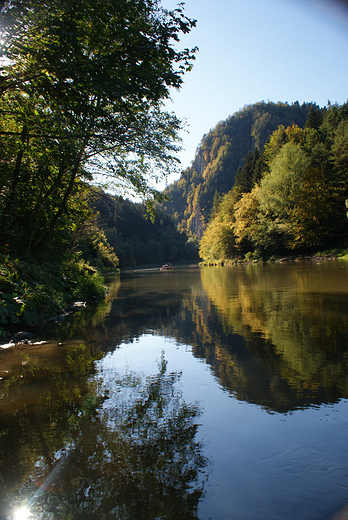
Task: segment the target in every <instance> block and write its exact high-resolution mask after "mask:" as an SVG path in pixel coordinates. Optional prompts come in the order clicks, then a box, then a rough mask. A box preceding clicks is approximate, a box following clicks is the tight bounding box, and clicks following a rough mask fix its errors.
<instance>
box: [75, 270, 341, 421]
mask: <svg viewBox="0 0 348 520" xmlns="http://www.w3.org/2000/svg"><path fill="white" fill-rule="evenodd" d="M347 273H348V265H347V263H340V262H323V263H322V264H320V265H316V264H315V263H313V262H302V263H298V264H297V263H288V264H272V265H249V266H234V267H231V268H209V269H201V270H200V269H187V270H185V269H183V270H181V271H180V270H176V271H172V272H169V273H153V272H146V271H145V272H143V273H134V274H133V275H131V274H130V275H127V276H126V277H123V278H122V280H121V283H120V279H119V278H118V277H117V278H114V279H113V280H112V281H111V287H112V290H113V296H112V298H110V300H109V301H108V303H107V304H106V305H105V306H104V307H103V306H101V307H100V308H99V314H96V315H94V318H93V321H92V326H90V325H88V323H91V322H89V321H88V320H87V319H85V322H82V323H81V322H80V323H79V326H78V327H76V328H75V334H77V335H78V336H79V337H84V339H85V340H86V341H87V340H88V341H90V342H91V343H92V344H93V345H94V346H97V348H98V349H100V350H102V351H104V352H107V351H110V350H113V349H114V348H115V347H117V345H119V344H121V343H123V342H131V341H134V340H135V339H137V338H139V337H140V336H142V335H143V334H146V333H147V332H155V333H156V334H161V335H164V336H167V337H171V338H175V339H176V340H177V341H178V342H180V343H183V344H188V345H190V346H192V347H193V354H194V355H195V356H196V357H199V358H202V359H205V360H206V362H207V363H208V364H209V365H210V366H211V367H212V369H213V371H214V373H215V375H216V377H218V378H219V381H220V382H221V384H222V385H223V387H224V388H225V389H226V390H228V391H229V392H231V393H233V394H234V395H235V396H236V397H237V398H238V399H240V400H245V401H249V402H251V403H256V404H260V405H262V406H263V407H265V408H266V409H268V410H269V411H276V412H282V413H286V412H288V411H291V410H295V409H296V408H303V407H307V406H311V405H319V404H321V403H328V402H336V401H337V400H338V399H340V398H342V397H348V357H347V345H348V314H347V312H346V309H347V307H348V282H347V280H348V274H347ZM88 319H89V318H88ZM77 323H78V322H77ZM68 330H69V334H70V337H74V336H73V332H72V331H73V330H74V329H73V328H72V327H71V326H70V327H69V328H68Z"/></svg>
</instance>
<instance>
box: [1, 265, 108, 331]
mask: <svg viewBox="0 0 348 520" xmlns="http://www.w3.org/2000/svg"><path fill="white" fill-rule="evenodd" d="M105 294H106V286H105V285H104V279H103V276H102V275H101V274H100V273H99V271H98V270H97V269H95V268H93V267H91V266H90V265H89V264H88V263H87V262H85V261H84V260H82V259H77V258H70V259H69V260H66V261H63V262H62V263H61V264H60V263H32V262H28V261H24V260H20V259H18V258H15V259H11V258H10V257H9V256H3V257H0V338H1V337H2V338H5V337H6V336H7V334H8V332H12V331H15V330H18V329H19V328H20V327H23V326H27V327H38V326H40V325H42V324H43V323H45V321H47V320H49V319H50V318H52V317H53V316H56V315H57V314H60V313H62V312H63V311H64V310H65V309H66V308H67V307H68V306H69V305H70V304H71V303H72V302H74V301H78V300H82V301H88V300H93V299H102V298H104V297H105Z"/></svg>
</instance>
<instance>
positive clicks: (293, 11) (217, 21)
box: [162, 0, 348, 182]
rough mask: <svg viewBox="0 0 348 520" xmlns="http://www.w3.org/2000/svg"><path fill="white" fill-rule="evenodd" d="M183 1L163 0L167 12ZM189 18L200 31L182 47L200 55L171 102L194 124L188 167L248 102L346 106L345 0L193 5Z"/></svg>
mask: <svg viewBox="0 0 348 520" xmlns="http://www.w3.org/2000/svg"><path fill="white" fill-rule="evenodd" d="M177 3H178V2H177V1H175V0H162V5H163V6H164V7H166V8H168V9H173V8H175V7H176V5H177ZM185 14H186V15H187V16H189V17H190V18H195V19H196V20H197V27H196V28H194V29H193V30H192V32H191V33H190V35H188V36H184V37H183V38H182V39H181V45H180V47H194V46H196V45H197V46H198V47H199V52H198V54H197V59H196V62H195V64H194V68H193V70H192V71H191V72H190V73H188V74H186V75H185V80H184V81H185V83H184V85H183V87H182V88H181V90H180V91H179V92H177V91H174V92H173V93H172V100H173V102H172V103H170V104H169V105H168V109H169V110H170V111H174V112H175V113H176V115H177V116H178V117H179V118H180V119H186V120H187V123H188V132H189V133H187V132H185V133H183V134H182V138H183V146H184V148H185V151H184V152H182V153H181V154H180V159H181V161H182V167H183V168H186V167H187V166H189V165H190V163H191V161H192V160H193V159H194V155H195V151H196V148H197V146H198V145H199V143H200V141H201V138H202V136H203V135H204V134H205V133H208V132H209V130H210V129H211V128H213V127H214V126H215V125H216V124H217V123H218V122H219V121H221V120H224V119H226V118H227V117H228V116H229V115H232V114H233V113H234V112H236V111H237V110H239V109H241V108H243V106H244V105H249V104H252V103H256V102H257V101H266V102H267V101H273V102H277V101H283V102H284V101H287V102H289V103H290V104H291V103H292V102H294V101H299V103H300V104H301V103H303V102H310V101H313V102H316V103H317V104H318V105H320V106H321V107H323V106H325V105H326V104H327V101H328V100H330V102H331V103H335V102H337V103H339V104H342V103H344V102H346V101H347V98H348V63H347V62H348V7H347V4H346V3H345V2H343V1H342V0H341V1H338V0H186V1H185ZM175 178H178V176H176V177H174V178H171V179H170V180H169V181H170V182H172V181H173V180H174V179H175Z"/></svg>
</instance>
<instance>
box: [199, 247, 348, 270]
mask: <svg viewBox="0 0 348 520" xmlns="http://www.w3.org/2000/svg"><path fill="white" fill-rule="evenodd" d="M336 259H340V260H348V249H331V250H327V251H322V252H318V253H313V254H303V255H287V256H277V255H273V256H271V257H262V256H261V255H260V254H259V253H258V252H257V251H254V252H248V253H246V254H245V255H244V256H243V255H240V256H236V257H234V258H229V259H219V260H210V261H207V260H205V261H202V262H200V264H199V265H200V266H201V267H213V266H229V265H236V264H256V263H262V262H288V261H300V260H315V261H322V260H336Z"/></svg>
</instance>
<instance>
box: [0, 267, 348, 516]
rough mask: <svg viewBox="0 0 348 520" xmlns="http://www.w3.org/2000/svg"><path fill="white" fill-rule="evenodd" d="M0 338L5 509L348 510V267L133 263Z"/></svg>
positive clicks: (91, 512) (100, 512)
mask: <svg viewBox="0 0 348 520" xmlns="http://www.w3.org/2000/svg"><path fill="white" fill-rule="evenodd" d="M108 286H109V294H108V298H107V300H106V301H105V302H103V303H102V304H99V305H96V306H95V307H94V308H86V309H83V310H82V311H81V312H79V313H77V314H74V315H71V316H69V317H68V318H66V319H65V320H63V321H62V322H61V323H60V324H59V325H57V327H55V328H54V330H47V331H45V333H44V334H43V335H42V337H39V338H37V340H36V341H35V342H34V343H33V344H31V345H26V344H23V345H20V346H17V347H15V348H2V349H0V363H1V364H0V455H1V458H0V489H1V491H0V503H1V508H0V519H1V520H3V519H11V520H14V519H16V520H25V519H27V518H33V519H39V520H46V519H52V520H80V519H81V520H82V519H84V520H85V519H87V520H94V519H117V520H125V519H127V520H128V519H134V520H138V519H144V520H145V519H149V520H150V519H151V520H152V519H180V520H183V519H197V518H198V519H200V520H209V519H212V520H232V519H233V520H273V519H274V520H290V519H291V520H293V519H296V520H327V519H334V518H335V519H338V518H340V519H343V518H347V516H348V442H347V438H348V263H347V262H344V261H338V260H337V261H336V260H332V261H322V262H319V263H316V262H315V261H301V262H286V263H273V264H251V265H237V266H231V267H212V268H204V269H199V268H197V267H187V268H174V269H173V270H171V271H165V272H161V271H160V270H143V271H133V272H130V273H122V274H121V275H120V276H119V275H118V276H114V277H111V278H110V279H109V280H108Z"/></svg>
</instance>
